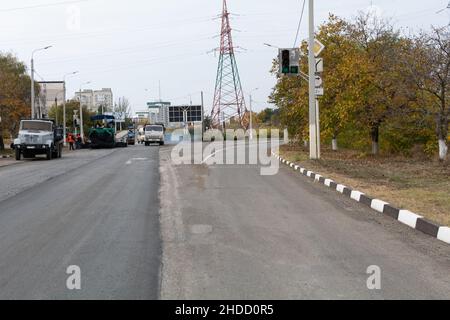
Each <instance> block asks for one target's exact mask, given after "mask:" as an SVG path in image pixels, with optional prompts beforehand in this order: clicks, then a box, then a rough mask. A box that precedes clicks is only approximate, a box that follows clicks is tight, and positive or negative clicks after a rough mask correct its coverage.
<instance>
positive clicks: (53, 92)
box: [36, 81, 64, 117]
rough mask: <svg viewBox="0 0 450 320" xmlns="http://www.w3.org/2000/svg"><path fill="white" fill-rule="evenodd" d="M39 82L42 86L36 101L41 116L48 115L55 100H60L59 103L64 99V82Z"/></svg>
mask: <svg viewBox="0 0 450 320" xmlns="http://www.w3.org/2000/svg"><path fill="white" fill-rule="evenodd" d="M37 83H38V84H39V87H40V92H39V96H38V98H37V101H36V108H37V112H38V113H39V116H40V117H48V114H49V112H50V109H51V107H52V106H54V105H55V102H58V105H59V104H62V102H63V100H64V82H63V81H40V82H37ZM55 99H56V101H55Z"/></svg>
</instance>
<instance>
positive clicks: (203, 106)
mask: <svg viewBox="0 0 450 320" xmlns="http://www.w3.org/2000/svg"><path fill="white" fill-rule="evenodd" d="M201 100H202V141H203V133H204V132H205V105H204V99H203V91H202V92H201Z"/></svg>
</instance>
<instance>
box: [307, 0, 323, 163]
mask: <svg viewBox="0 0 450 320" xmlns="http://www.w3.org/2000/svg"><path fill="white" fill-rule="evenodd" d="M314 40H315V36H314V0H309V41H308V51H309V52H308V60H309V147H310V151H309V152H310V159H312V160H318V159H320V149H319V148H320V145H319V143H318V141H319V139H320V136H318V130H317V129H318V120H319V117H318V114H317V108H318V103H317V101H316V100H317V99H316V77H315V74H316V57H315V55H314Z"/></svg>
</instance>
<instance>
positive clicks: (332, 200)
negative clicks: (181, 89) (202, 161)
mask: <svg viewBox="0 0 450 320" xmlns="http://www.w3.org/2000/svg"><path fill="white" fill-rule="evenodd" d="M160 153H161V157H160V161H161V169H160V170H161V181H162V186H161V230H162V231H161V234H162V238H163V267H162V285H161V297H162V298H163V299H450V246H448V245H446V244H444V243H442V242H440V241H438V240H436V239H433V238H431V237H428V236H426V235H424V234H422V233H420V232H418V231H415V230H413V229H410V228H408V227H406V226H404V225H402V224H400V223H398V222H397V221H395V220H393V219H391V218H389V217H387V216H383V215H380V214H377V213H375V212H374V211H372V210H370V209H368V208H366V207H364V206H362V205H360V204H358V203H356V202H353V201H351V200H350V199H347V198H346V197H343V196H342V195H339V194H337V193H336V192H332V191H331V190H329V189H328V188H324V187H323V186H320V185H318V184H314V183H313V182H311V181H310V180H309V179H306V178H304V177H301V176H299V173H295V172H294V171H293V170H289V169H287V168H286V167H281V168H280V171H279V173H278V174H277V175H274V176H261V175H260V168H259V167H258V166H242V165H239V166H238V165H226V166H206V165H174V164H173V163H172V162H171V160H170V153H171V150H170V149H169V148H165V149H161V152H160ZM369 266H378V267H379V268H380V270H381V278H380V279H381V289H380V290H369V289H368V286H367V280H368V278H369V276H370V274H367V269H368V267H369Z"/></svg>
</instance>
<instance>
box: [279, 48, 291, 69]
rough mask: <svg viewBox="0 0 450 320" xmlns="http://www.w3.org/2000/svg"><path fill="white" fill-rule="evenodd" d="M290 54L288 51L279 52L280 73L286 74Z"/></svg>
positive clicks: (289, 64)
mask: <svg viewBox="0 0 450 320" xmlns="http://www.w3.org/2000/svg"><path fill="white" fill-rule="evenodd" d="M290 57H291V53H290V52H289V50H282V51H281V73H282V74H288V73H289V70H290V66H291V62H290Z"/></svg>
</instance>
